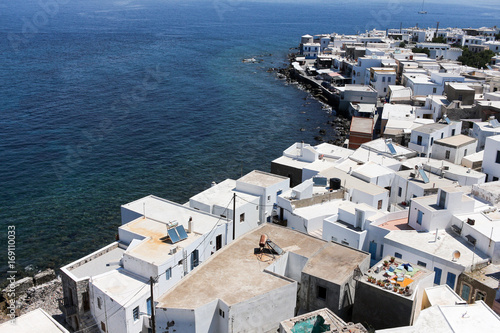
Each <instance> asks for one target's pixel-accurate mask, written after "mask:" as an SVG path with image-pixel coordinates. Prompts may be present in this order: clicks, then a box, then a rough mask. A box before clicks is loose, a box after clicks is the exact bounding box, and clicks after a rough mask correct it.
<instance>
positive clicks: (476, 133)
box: [471, 121, 500, 151]
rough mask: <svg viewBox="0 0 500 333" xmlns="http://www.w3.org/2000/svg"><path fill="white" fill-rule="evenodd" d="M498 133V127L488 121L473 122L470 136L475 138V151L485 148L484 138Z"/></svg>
mask: <svg viewBox="0 0 500 333" xmlns="http://www.w3.org/2000/svg"><path fill="white" fill-rule="evenodd" d="M498 134H500V127H494V126H493V125H492V124H491V122H489V121H482V122H475V123H474V124H473V125H472V133H471V136H472V137H473V138H476V139H477V148H476V149H477V151H481V150H484V149H485V143H486V138H487V137H490V136H495V135H498Z"/></svg>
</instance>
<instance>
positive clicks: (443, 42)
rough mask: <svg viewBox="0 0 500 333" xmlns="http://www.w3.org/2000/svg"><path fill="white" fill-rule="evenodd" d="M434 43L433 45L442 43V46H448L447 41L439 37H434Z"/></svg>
mask: <svg viewBox="0 0 500 333" xmlns="http://www.w3.org/2000/svg"><path fill="white" fill-rule="evenodd" d="M432 42H433V43H441V44H446V40H445V39H444V38H443V37H441V36H439V37H434V38H433V39H432Z"/></svg>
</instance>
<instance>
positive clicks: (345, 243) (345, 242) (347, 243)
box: [341, 240, 349, 246]
mask: <svg viewBox="0 0 500 333" xmlns="http://www.w3.org/2000/svg"><path fill="white" fill-rule="evenodd" d="M341 243H342V244H344V245H347V246H349V242H347V241H345V240H343V241H342V242H341Z"/></svg>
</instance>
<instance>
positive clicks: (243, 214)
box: [240, 213, 245, 222]
mask: <svg viewBox="0 0 500 333" xmlns="http://www.w3.org/2000/svg"><path fill="white" fill-rule="evenodd" d="M240 222H245V213H241V214H240Z"/></svg>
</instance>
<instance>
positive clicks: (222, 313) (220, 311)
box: [219, 309, 224, 318]
mask: <svg viewBox="0 0 500 333" xmlns="http://www.w3.org/2000/svg"><path fill="white" fill-rule="evenodd" d="M219 316H221V317H222V318H224V311H222V310H221V309H219Z"/></svg>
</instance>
